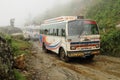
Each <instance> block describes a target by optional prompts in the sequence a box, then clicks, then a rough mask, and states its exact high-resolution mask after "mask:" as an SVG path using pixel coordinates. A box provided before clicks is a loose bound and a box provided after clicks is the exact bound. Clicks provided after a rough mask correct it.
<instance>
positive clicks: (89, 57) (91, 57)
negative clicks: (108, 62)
mask: <svg viewBox="0 0 120 80" xmlns="http://www.w3.org/2000/svg"><path fill="white" fill-rule="evenodd" d="M94 56H95V55H90V56H87V60H90V61H92V60H93V58H94Z"/></svg>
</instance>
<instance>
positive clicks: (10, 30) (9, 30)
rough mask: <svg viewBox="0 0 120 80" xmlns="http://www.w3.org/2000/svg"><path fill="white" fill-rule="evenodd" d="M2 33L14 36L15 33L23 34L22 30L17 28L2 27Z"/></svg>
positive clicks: (0, 30)
mask: <svg viewBox="0 0 120 80" xmlns="http://www.w3.org/2000/svg"><path fill="white" fill-rule="evenodd" d="M0 32H2V33H7V34H13V33H21V32H22V30H21V29H19V28H17V27H11V26H5V27H0Z"/></svg>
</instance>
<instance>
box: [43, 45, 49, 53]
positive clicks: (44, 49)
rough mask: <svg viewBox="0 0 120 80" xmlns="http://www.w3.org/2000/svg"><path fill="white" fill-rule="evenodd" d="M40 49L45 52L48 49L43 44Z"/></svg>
mask: <svg viewBox="0 0 120 80" xmlns="http://www.w3.org/2000/svg"><path fill="white" fill-rule="evenodd" d="M42 51H43V52H45V53H48V52H49V51H48V49H46V47H45V44H43V46H42Z"/></svg>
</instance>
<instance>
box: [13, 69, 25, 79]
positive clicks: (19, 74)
mask: <svg viewBox="0 0 120 80" xmlns="http://www.w3.org/2000/svg"><path fill="white" fill-rule="evenodd" d="M14 73H15V78H16V80H27V79H26V78H25V77H24V76H23V74H21V73H20V72H19V71H18V70H17V69H14Z"/></svg>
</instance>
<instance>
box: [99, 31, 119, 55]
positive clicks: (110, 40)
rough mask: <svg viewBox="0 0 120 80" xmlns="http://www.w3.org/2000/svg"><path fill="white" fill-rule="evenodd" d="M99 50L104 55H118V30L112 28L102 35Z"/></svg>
mask: <svg viewBox="0 0 120 80" xmlns="http://www.w3.org/2000/svg"><path fill="white" fill-rule="evenodd" d="M101 52H102V54H105V55H111V56H116V57H120V31H119V30H112V31H110V32H109V33H105V34H104V35H102V39H101Z"/></svg>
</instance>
